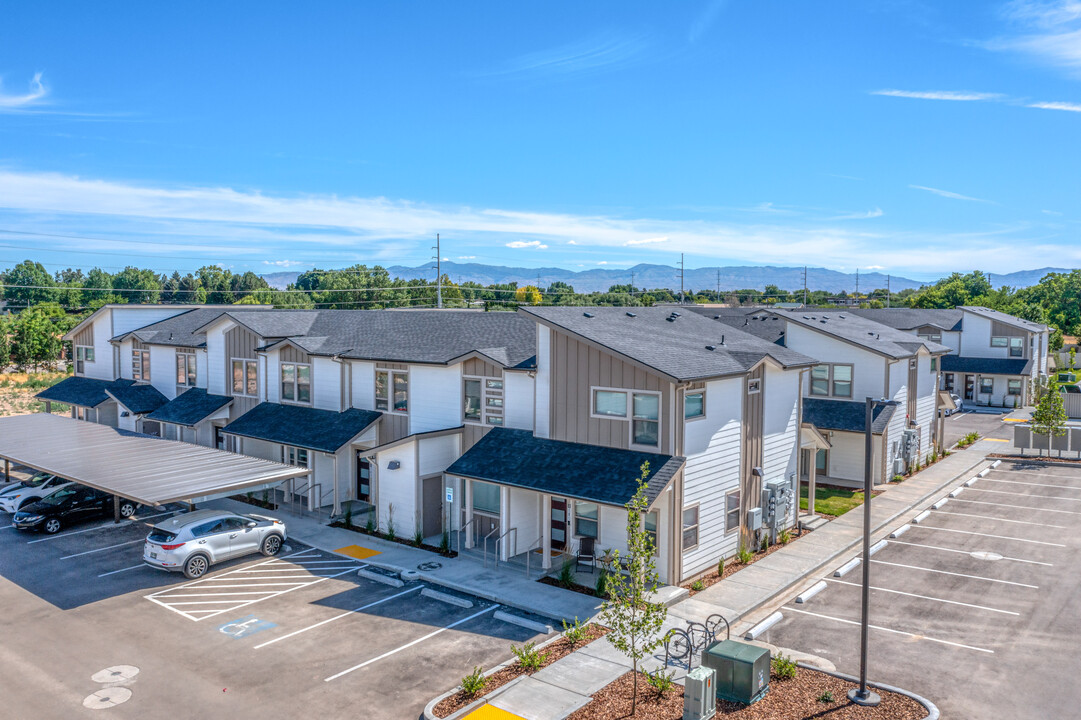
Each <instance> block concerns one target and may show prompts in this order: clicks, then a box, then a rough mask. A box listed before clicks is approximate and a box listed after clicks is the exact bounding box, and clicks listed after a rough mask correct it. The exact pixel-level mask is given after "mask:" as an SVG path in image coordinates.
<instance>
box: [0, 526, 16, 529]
mask: <svg viewBox="0 0 1081 720" xmlns="http://www.w3.org/2000/svg"><path fill="white" fill-rule="evenodd" d="M13 527H15V526H14V525H5V526H4V527H0V530H7V529H8V528H13Z"/></svg>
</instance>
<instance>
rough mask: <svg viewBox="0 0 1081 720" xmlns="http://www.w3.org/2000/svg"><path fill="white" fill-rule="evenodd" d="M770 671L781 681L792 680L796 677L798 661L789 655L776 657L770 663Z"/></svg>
mask: <svg viewBox="0 0 1081 720" xmlns="http://www.w3.org/2000/svg"><path fill="white" fill-rule="evenodd" d="M769 669H770V670H772V671H773V674H774V675H776V676H777V678H778V679H779V680H791V679H792V678H794V677H796V661H795V660H793V659H792V658H790V657H788V656H787V655H775V656H773V658H772V659H771V660H770V661H769Z"/></svg>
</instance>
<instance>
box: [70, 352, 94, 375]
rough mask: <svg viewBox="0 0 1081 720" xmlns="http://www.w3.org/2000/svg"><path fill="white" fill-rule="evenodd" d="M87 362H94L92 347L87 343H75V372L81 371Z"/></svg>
mask: <svg viewBox="0 0 1081 720" xmlns="http://www.w3.org/2000/svg"><path fill="white" fill-rule="evenodd" d="M88 362H94V348H92V347H90V346H89V345H76V346H75V372H77V373H81V372H83V371H84V370H85V367H84V364H85V363H88Z"/></svg>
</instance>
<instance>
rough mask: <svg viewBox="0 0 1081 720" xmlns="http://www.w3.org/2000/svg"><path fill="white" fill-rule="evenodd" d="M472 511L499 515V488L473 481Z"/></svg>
mask: <svg viewBox="0 0 1081 720" xmlns="http://www.w3.org/2000/svg"><path fill="white" fill-rule="evenodd" d="M472 482H473V510H474V512H481V513H485V514H488V515H497V516H498V515H499V486H498V485H493V484H492V483H486V482H481V481H480V480H473V481H472Z"/></svg>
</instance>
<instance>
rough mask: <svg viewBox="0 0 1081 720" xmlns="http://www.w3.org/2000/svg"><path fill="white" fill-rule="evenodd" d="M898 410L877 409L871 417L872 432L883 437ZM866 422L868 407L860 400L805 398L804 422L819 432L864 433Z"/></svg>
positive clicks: (885, 407)
mask: <svg viewBox="0 0 1081 720" xmlns="http://www.w3.org/2000/svg"><path fill="white" fill-rule="evenodd" d="M896 410H897V406H895V405H886V406H881V405H880V406H878V407H876V408H875V409H874V412H873V413H872V415H871V418H872V420H871V432H872V433H874V434H876V435H881V434H882V433H883V431H885V429H886V426H887V425H889V423H890V418H892V417H893V413H894V412H895V411H896ZM866 421H867V406H866V404H865V403H862V402H859V401H858V400H856V401H853V400H832V399H828V398H809V397H808V398H803V422H807V423H811V424H812V425H814V426H815V427H816V428H818V429H819V430H840V431H843V432H864V429H865V427H866Z"/></svg>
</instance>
